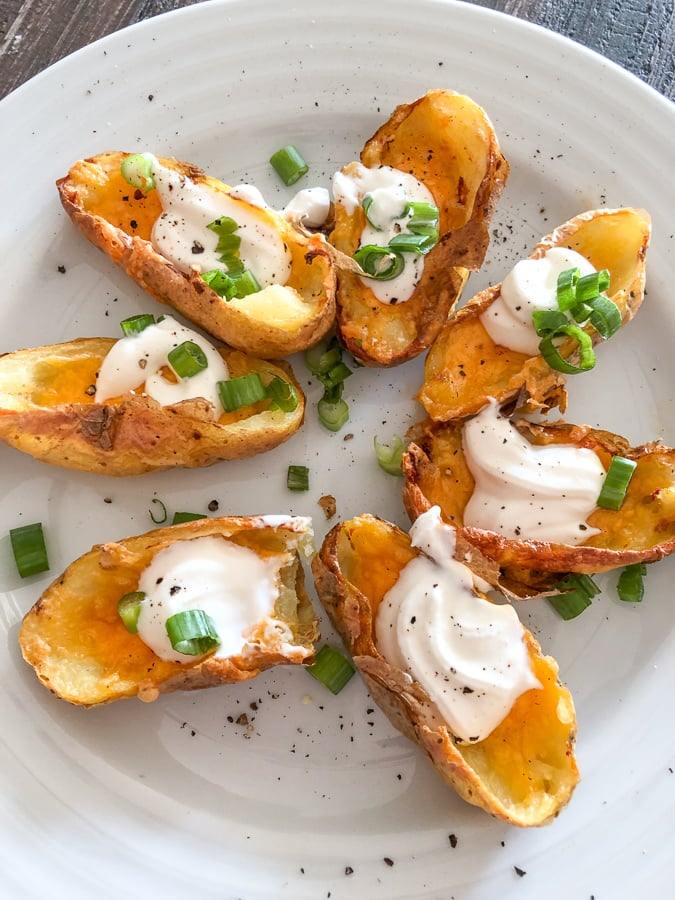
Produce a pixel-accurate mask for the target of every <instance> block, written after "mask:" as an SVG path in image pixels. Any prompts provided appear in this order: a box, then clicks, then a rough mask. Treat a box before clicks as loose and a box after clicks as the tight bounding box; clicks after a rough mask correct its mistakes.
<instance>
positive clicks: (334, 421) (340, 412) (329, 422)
mask: <svg viewBox="0 0 675 900" xmlns="http://www.w3.org/2000/svg"><path fill="white" fill-rule="evenodd" d="M317 412H318V414H319V421H320V422H321V424H322V425H323V426H325V427H326V428H327V429H328V430H329V431H339V430H340V429H341V428H342V426H343V425H344V424H345V422H347V420H348V419H349V407H348V406H347V404H346V403H345V401H344V400H342V398H340V399H338V400H335V401H331V400H327V399H326V398H325V397H322V398H321V399H320V400H319V402H318V404H317Z"/></svg>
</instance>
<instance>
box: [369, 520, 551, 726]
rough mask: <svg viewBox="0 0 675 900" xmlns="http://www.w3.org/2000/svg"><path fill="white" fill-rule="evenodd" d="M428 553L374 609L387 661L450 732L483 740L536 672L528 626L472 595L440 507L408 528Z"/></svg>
mask: <svg viewBox="0 0 675 900" xmlns="http://www.w3.org/2000/svg"><path fill="white" fill-rule="evenodd" d="M410 537H411V541H412V544H413V546H415V547H419V548H420V549H421V550H422V551H423V554H421V555H420V556H418V557H416V558H415V559H413V560H411V562H409V563H408V564H407V565H406V566H405V568H404V569H403V570H402V572H401V574H400V576H399V578H398V581H397V582H396V584H395V585H394V586H393V588H391V590H389V591H388V592H387V594H385V596H384V598H383V599H382V602H381V603H380V606H379V608H378V611H377V616H376V621H375V635H376V642H377V647H378V650H379V651H380V653H381V654H382V655H383V656H384V658H385V659H386V660H387V661H388V662H389V663H391V665H394V666H396V667H397V668H399V669H401V670H402V671H404V672H408V673H409V674H410V675H411V676H412V677H413V678H414V679H415V680H416V681H418V682H419V683H420V684H421V685H422V687H424V689H425V690H426V692H427V693H428V694H429V696H430V697H431V699H432V700H433V701H434V703H435V704H436V706H437V707H438V709H439V711H440V713H441V715H442V716H443V718H444V720H445V721H446V722H447V723H448V726H449V728H450V730H451V731H452V733H453V734H454V735H455V736H456V737H458V738H461V740H463V741H467V742H476V741H481V740H484V739H485V738H486V737H488V735H490V734H491V733H492V732H493V731H494V729H495V728H496V727H497V726H498V725H499V724H500V722H502V721H503V720H504V719H505V718H506V716H507V715H508V713H509V710H510V709H511V707H512V706H513V704H514V703H515V701H516V700H517V699H518V697H520V695H521V694H523V693H525V692H526V691H529V690H532V689H536V688H541V684H540V682H539V680H538V679H537V678H536V676H535V675H534V673H533V672H532V667H531V664H530V658H529V654H528V650H527V646H526V644H525V641H524V634H525V631H524V628H523V626H522V625H521V623H520V621H519V620H518V616H517V615H516V612H515V610H514V609H513V607H512V606H510V605H509V604H497V603H491V602H490V601H489V600H487V599H485V598H483V597H481V596H478V595H477V594H476V593H475V592H474V576H473V573H472V572H471V570H470V569H469V568H467V566H465V565H463V564H462V563H460V562H458V561H457V560H455V559H454V556H453V554H454V546H455V532H454V530H453V529H452V528H451V527H450V526H449V525H446V524H445V523H443V522H442V521H441V517H440V510H439V508H438V507H437V506H435V507H432V508H431V509H430V510H429V511H428V512H426V513H423V514H422V515H421V516H420V517H419V518H418V519H417V520H416V522H415V523H414V525H413V526H412V528H411V529H410Z"/></svg>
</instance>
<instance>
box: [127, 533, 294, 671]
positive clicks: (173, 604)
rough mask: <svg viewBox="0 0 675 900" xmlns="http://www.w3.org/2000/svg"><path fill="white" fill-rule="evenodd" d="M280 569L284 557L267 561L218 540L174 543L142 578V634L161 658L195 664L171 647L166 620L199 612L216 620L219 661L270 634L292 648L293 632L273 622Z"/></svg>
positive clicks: (203, 539) (239, 652)
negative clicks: (191, 611) (197, 610)
mask: <svg viewBox="0 0 675 900" xmlns="http://www.w3.org/2000/svg"><path fill="white" fill-rule="evenodd" d="M279 566H280V562H279V557H276V558H275V557H270V558H267V559H265V558H262V557H260V556H258V554H257V553H255V551H253V550H251V549H249V548H248V547H242V546H240V545H238V544H234V543H232V542H231V541H228V540H225V539H223V538H220V537H217V536H214V535H208V536H206V537H200V538H195V539H193V540H188V541H177V542H175V543H173V544H170V545H169V546H168V547H166V548H165V549H163V550H160V551H159V553H157V554H156V555H155V556H154V557H153V559H152V562H151V563H150V565H149V566H148V567H147V568H146V569H145V570H144V571H143V572H142V574H141V577H140V579H139V583H138V590H139V591H143V592H144V593H145V595H146V596H145V600H144V601H143V604H142V606H141V611H140V614H139V617H138V635H139V637H140V638H141V640H142V641H143V642H144V643H146V644H147V645H148V647H150V649H151V650H152V651H153V652H154V653H155V654H156V655H157V656H159V657H160V658H161V659H165V660H169V661H172V662H193V661H194V657H192V656H186V655H185V654H183V653H178V652H177V651H176V650H174V649H173V647H172V646H171V641H170V640H169V636H168V634H167V631H166V620H167V619H168V618H170V616H172V615H174V614H175V613H179V612H183V611H186V610H191V609H200V610H203V611H204V612H205V613H206V614H207V615H208V616H210V617H211V619H212V620H213V622H214V625H215V630H216V632H217V634H218V637H219V640H220V644H219V646H218V648H217V649H216V650H215V652H214V655H215V656H219V657H229V656H237V655H240V654H242V653H244V652H245V650H246V648H247V647H248V646H252V645H253V643H254V642H255V640H256V639H257V638H259V637H260V635H261V634H264V633H266V632H270V631H275V632H277V634H278V636H279V637H280V639H281V641H282V643H283V644H284V645H285V646H288V645H290V644H292V643H293V636H292V634H291V631H290V629H289V628H288V626H287V625H286V624H285V623H284V622H282V621H281V620H280V619H276V618H275V617H274V605H275V603H276V600H277V598H278V596H279V588H278V574H279Z"/></svg>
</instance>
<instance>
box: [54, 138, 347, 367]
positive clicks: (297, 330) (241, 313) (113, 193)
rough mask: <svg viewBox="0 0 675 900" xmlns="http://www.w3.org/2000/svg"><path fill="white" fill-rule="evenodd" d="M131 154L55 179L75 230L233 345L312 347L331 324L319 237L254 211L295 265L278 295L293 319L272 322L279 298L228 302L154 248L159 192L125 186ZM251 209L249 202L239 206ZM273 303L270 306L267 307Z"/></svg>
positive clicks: (266, 354)
mask: <svg viewBox="0 0 675 900" xmlns="http://www.w3.org/2000/svg"><path fill="white" fill-rule="evenodd" d="M130 155H132V154H128V153H124V152H121V151H110V152H106V153H101V154H99V155H98V156H94V157H90V158H88V159H83V160H79V161H78V162H76V163H75V164H74V165H73V166H72V167H71V169H70V171H69V172H68V174H67V175H66V176H64V177H63V178H60V179H59V180H58V181H57V189H58V192H59V197H60V199H61V203H62V205H63V208H64V209H65V211H66V212H67V213H68V215H69V216H70V218H71V220H72V222H73V223H74V224H75V226H76V227H77V228H78V229H79V230H80V231H81V232H82V234H83V235H84V236H85V237H86V238H87V239H88V240H89V241H91V243H92V244H94V245H95V246H97V247H98V248H99V249H100V250H102V251H103V252H104V253H105V254H106V255H107V256H109V257H110V259H112V261H113V262H114V263H115V264H116V265H118V266H120V267H121V268H122V269H123V270H124V271H125V272H126V273H127V275H129V276H130V277H131V278H133V280H134V281H135V282H136V283H137V284H139V285H140V286H141V287H142V288H143V289H144V290H146V291H147V292H148V293H149V294H150V295H151V296H153V297H154V298H155V299H156V300H159V301H160V302H161V303H167V304H168V305H169V306H172V307H173V308H174V309H176V310H178V311H179V312H180V313H182V315H184V316H185V318H186V319H188V320H189V321H191V322H194V323H196V324H197V325H199V326H201V327H202V328H203V329H204V330H205V331H207V332H208V333H209V334H211V335H213V337H215V338H217V339H218V340H221V341H223V342H224V343H226V344H228V345H229V346H231V347H235V348H236V349H239V350H243V351H244V352H246V353H251V354H254V355H256V356H261V357H263V358H264V359H282V358H284V357H286V356H289V355H290V354H292V353H297V352H299V351H301V350H305V349H306V348H307V347H311V346H312V345H313V344H315V343H316V342H317V341H319V340H320V339H321V338H322V337H323V336H324V335H325V334H326V333H327V332H328V331H329V330H330V328H331V327H332V325H333V323H334V320H335V273H334V270H333V266H332V264H331V262H330V258H329V256H328V253H327V251H326V246H325V240H324V238H323V237H322V236H321V235H318V234H317V235H311V236H309V237H308V236H305V235H303V234H300V233H299V232H298V231H296V230H295V228H293V226H292V225H290V224H289V223H288V222H287V221H286V220H285V219H284V218H283V217H282V216H280V215H279V214H278V213H276V212H275V211H274V210H271V209H261V208H256V214H258V215H260V216H261V217H263V218H264V219H265V220H266V221H267V222H268V223H269V224H271V225H272V226H273V227H274V228H275V229H276V230H277V231H278V233H279V234H280V236H281V238H282V239H283V241H284V243H285V244H286V245H287V247H288V249H289V251H290V254H291V257H292V267H291V274H290V278H289V280H288V282H287V284H286V285H284V286H283V290H287V291H288V292H289V294H290V295H291V296H292V299H293V304H292V308H293V310H294V315H293V318H292V320H289V321H287V322H285V321H281V320H280V321H276V322H275V321H274V320H275V317H276V315H277V310H276V309H275V308H272V307H274V306H278V299H277V300H276V301H275V300H274V299H272V300H271V301H269V302H268V303H267V305H266V306H264V305H263V308H260V309H258V307H257V305H256V306H254V305H252V304H253V303H255V301H253V300H251V297H256V295H255V294H253V295H250V296H249V297H248V298H244V300H241V301H236V302H228V301H226V300H225V299H224V298H223V297H220V296H219V295H218V294H217V293H216V292H215V291H214V290H213V289H212V288H211V287H209V285H208V284H206V282H205V281H204V280H203V279H202V278H201V276H200V275H199V273H198V272H197V271H191V272H189V273H184V272H182V271H179V269H177V268H176V266H174V265H173V264H172V263H171V262H169V260H168V259H166V258H165V257H163V256H162V255H161V254H160V253H158V252H157V251H156V250H155V249H154V248H153V245H152V243H151V233H152V227H153V224H154V223H155V221H156V220H157V219H158V217H159V216H160V214H161V212H162V207H161V204H160V202H159V199H158V197H157V196H156V194H157V192H156V191H153V190H151V191H148V192H147V193H145V194H143V193H142V192H141V191H139V190H135V189H134V188H133V187H131V185H129V184H127V182H126V181H125V180H124V178H123V177H122V175H121V172H120V166H121V163H122V161H123V160H124V159H125V158H126V157H127V156H130ZM159 161H160V162H161V163H162V165H164V166H166V167H168V168H171V169H174V170H175V171H177V172H179V173H180V174H181V175H184V176H185V178H188V179H191V180H192V181H194V182H195V183H198V184H203V185H205V186H207V187H209V188H210V189H212V190H214V191H215V192H220V193H224V194H228V193H229V187H228V185H226V184H224V183H223V182H220V181H218V180H217V179H215V178H212V177H211V176H209V175H207V174H205V173H204V172H203V171H202V170H201V169H200V168H198V167H197V166H194V165H191V164H190V163H186V162H181V161H179V160H176V159H171V158H164V157H162V158H160V159H159ZM239 202H241V203H242V204H243V205H244V206H246V207H248V208H249V209H250V208H251V207H250V206H249V204H248V203H246V201H239ZM270 304H271V305H270Z"/></svg>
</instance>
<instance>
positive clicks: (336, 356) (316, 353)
mask: <svg viewBox="0 0 675 900" xmlns="http://www.w3.org/2000/svg"><path fill="white" fill-rule="evenodd" d="M341 361H342V348H341V347H340V344H339V343H338V340H337V338H335V337H334V338H331V340H330V341H319V343H318V344H315V345H314V346H313V347H309V348H308V349H307V350H306V351H305V363H306V365H307V368H308V369H309V371H310V372H311V373H312V375H325V374H326V372H329V371H330V370H331V369H332V368H333V366H336V365H337V364H338V363H339V362H341Z"/></svg>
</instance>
